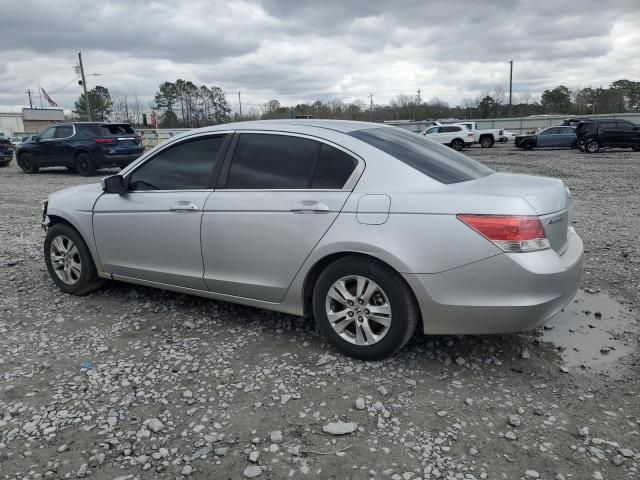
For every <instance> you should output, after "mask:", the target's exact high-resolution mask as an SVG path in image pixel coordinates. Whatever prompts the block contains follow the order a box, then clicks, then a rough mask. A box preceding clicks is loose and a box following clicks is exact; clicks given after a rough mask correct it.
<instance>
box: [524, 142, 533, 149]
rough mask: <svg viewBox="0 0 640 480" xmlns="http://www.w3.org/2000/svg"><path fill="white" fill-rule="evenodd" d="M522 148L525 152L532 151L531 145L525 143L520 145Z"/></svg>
mask: <svg viewBox="0 0 640 480" xmlns="http://www.w3.org/2000/svg"><path fill="white" fill-rule="evenodd" d="M522 148H524V149H525V150H533V143H531V142H526V143H524V144H523V145H522Z"/></svg>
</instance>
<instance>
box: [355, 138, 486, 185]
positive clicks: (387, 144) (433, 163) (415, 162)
mask: <svg viewBox="0 0 640 480" xmlns="http://www.w3.org/2000/svg"><path fill="white" fill-rule="evenodd" d="M349 135H351V136H352V137H355V138H357V139H358V140H362V141H363V142H365V143H368V144H369V145H372V146H374V147H376V148H378V149H380V150H382V151H383V152H385V153H388V154H389V155H391V156H393V157H395V158H397V159H398V160H400V161H401V162H403V163H406V164H407V165H409V166H411V167H413V168H415V169H416V170H418V171H419V172H421V173H423V174H425V175H427V176H428V177H430V178H433V179H434V180H436V181H438V182H440V183H444V184H447V185H448V184H451V183H459V182H467V181H469V180H475V179H477V178H482V177H486V176H487V175H491V174H492V173H495V172H494V171H493V170H491V169H490V168H489V167H485V166H484V165H482V164H481V163H479V162H476V161H475V160H472V159H470V158H469V157H466V156H465V155H462V154H461V153H458V152H456V151H455V150H452V149H451V148H449V147H445V146H443V145H440V144H439V143H436V142H434V141H431V140H428V139H427V138H425V137H424V136H423V135H416V134H415V133H411V132H407V131H406V130H402V129H401V128H397V127H381V128H369V129H366V130H356V131H355V132H351V133H349Z"/></svg>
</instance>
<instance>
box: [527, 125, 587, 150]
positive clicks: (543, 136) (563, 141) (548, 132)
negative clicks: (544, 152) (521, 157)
mask: <svg viewBox="0 0 640 480" xmlns="http://www.w3.org/2000/svg"><path fill="white" fill-rule="evenodd" d="M516 140H517V141H516V142H515V145H516V147H519V148H524V149H525V150H533V149H534V148H562V147H568V148H575V147H576V144H577V142H578V139H577V137H576V129H575V127H547V128H544V129H542V130H540V131H539V132H537V133H536V134H534V135H521V136H518V137H516Z"/></svg>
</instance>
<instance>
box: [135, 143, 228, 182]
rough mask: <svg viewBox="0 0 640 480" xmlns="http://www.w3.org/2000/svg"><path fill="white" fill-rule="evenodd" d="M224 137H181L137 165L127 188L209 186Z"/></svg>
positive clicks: (217, 163) (218, 162) (218, 160)
mask: <svg viewBox="0 0 640 480" xmlns="http://www.w3.org/2000/svg"><path fill="white" fill-rule="evenodd" d="M224 139H225V136H224V135H220V136H216V137H206V138H197V139H193V140H184V141H182V142H181V143H179V144H177V145H173V146H171V147H169V148H167V149H166V150H163V151H161V152H160V153H158V154H157V155H156V156H155V157H153V158H152V159H151V160H149V161H148V162H146V163H144V164H143V165H142V166H141V167H140V168H138V169H137V170H136V171H135V172H133V174H132V175H131V177H130V179H129V190H203V189H207V188H210V185H211V183H212V179H213V174H214V172H216V171H217V167H218V166H219V164H220V161H221V159H220V150H221V148H222V144H223V143H224Z"/></svg>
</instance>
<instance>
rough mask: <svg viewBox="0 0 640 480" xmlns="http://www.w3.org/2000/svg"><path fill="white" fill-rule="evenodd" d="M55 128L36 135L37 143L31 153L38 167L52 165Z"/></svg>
mask: <svg viewBox="0 0 640 480" xmlns="http://www.w3.org/2000/svg"><path fill="white" fill-rule="evenodd" d="M55 134H56V127H49V128H47V129H46V130H43V131H42V132H40V134H39V135H38V141H37V142H36V144H35V145H34V146H33V148H32V150H31V152H32V155H33V159H34V160H35V161H36V162H37V164H38V165H40V166H43V167H46V166H47V165H51V164H53V163H54V147H55V142H56V140H55V138H54V137H55Z"/></svg>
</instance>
